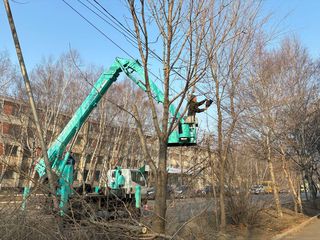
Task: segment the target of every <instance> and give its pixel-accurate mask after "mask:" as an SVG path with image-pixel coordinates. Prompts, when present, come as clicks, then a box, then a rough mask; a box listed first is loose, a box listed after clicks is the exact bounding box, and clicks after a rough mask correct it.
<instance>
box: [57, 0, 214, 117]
mask: <svg viewBox="0 0 320 240" xmlns="http://www.w3.org/2000/svg"><path fill="white" fill-rule="evenodd" d="M62 1H63V2H64V3H65V4H66V5H67V6H68V7H69V8H71V9H72V10H73V11H74V12H76V13H77V14H78V15H79V16H80V17H81V18H82V19H84V20H85V21H86V22H87V23H88V24H90V26H92V27H93V28H94V29H96V30H97V31H98V32H99V33H100V34H102V35H103V36H104V37H105V38H106V39H107V40H109V41H110V42H111V43H112V44H114V45H115V46H116V47H118V48H119V49H120V50H121V51H123V52H124V53H125V54H127V55H128V56H129V57H130V58H131V59H133V60H135V58H134V57H133V56H132V55H131V54H129V53H128V52H127V51H126V50H124V49H123V48H122V47H121V46H120V45H119V44H117V43H116V42H114V41H113V40H112V39H111V38H110V37H108V36H107V34H106V33H105V32H103V31H102V30H101V29H99V28H98V27H97V26H96V25H95V24H93V23H92V22H91V21H90V20H89V19H87V18H86V17H85V16H84V15H83V14H81V13H80V12H79V11H78V10H76V9H75V8H74V7H72V6H71V5H70V4H69V3H68V2H66V1H65V0H62ZM77 1H78V2H80V3H81V4H82V5H84V6H85V7H86V8H87V9H88V10H90V11H91V12H93V13H94V14H95V15H96V16H98V17H99V18H101V19H102V20H103V21H105V22H106V23H108V24H109V25H111V26H112V27H113V28H114V29H116V30H117V31H118V32H120V33H121V34H123V35H125V34H124V33H123V32H122V31H121V30H119V29H117V28H116V27H114V26H113V25H112V24H111V23H110V22H108V21H107V20H106V19H104V18H103V17H102V16H101V15H99V14H98V13H96V12H95V11H94V10H93V9H92V8H90V7H89V6H87V5H86V4H85V3H83V2H82V1H81V0H77ZM86 1H87V2H88V0H86ZM94 2H96V3H97V4H98V5H99V6H101V4H99V3H98V2H97V1H95V0H94ZM90 4H91V5H92V3H90ZM101 7H102V6H101ZM102 9H103V10H104V11H105V12H106V13H107V14H108V15H110V16H112V18H113V19H115V21H117V22H118V23H119V25H121V26H122V27H123V28H125V30H126V31H127V32H129V33H130V34H131V36H134V38H135V39H136V36H135V35H134V34H133V33H132V32H131V30H130V29H128V28H126V27H125V26H124V25H123V24H122V23H121V22H120V21H119V20H117V18H115V17H114V16H113V15H112V14H111V13H110V12H109V11H108V10H106V9H105V8H103V7H102ZM126 39H127V38H126ZM141 43H142V44H143V46H144V47H145V48H146V44H145V43H144V42H141ZM135 44H137V42H135ZM135 47H136V46H135ZM136 48H137V47H136ZM149 51H150V52H151V54H152V55H153V56H154V57H155V59H157V60H158V61H160V62H162V59H161V57H160V56H159V55H158V54H157V53H155V52H154V51H153V50H152V49H149ZM172 71H173V72H175V73H176V74H177V75H178V76H179V77H181V78H182V79H184V80H186V78H185V77H184V76H183V75H181V74H180V73H179V72H177V71H176V70H175V69H172ZM149 73H150V74H151V75H152V76H154V77H155V78H156V79H158V80H159V81H160V82H162V83H164V82H163V80H162V79H160V78H159V77H158V76H157V75H155V74H154V73H153V72H152V71H150V70H149ZM169 88H170V89H171V90H172V91H173V92H175V93H176V94H179V93H178V92H177V91H176V90H175V89H173V88H172V87H170V86H169ZM195 88H196V90H197V91H198V92H200V93H201V94H203V95H205V94H204V92H203V91H202V90H200V89H198V88H197V87H195ZM205 114H206V115H207V116H209V117H210V118H212V119H213V120H215V121H217V119H215V118H214V117H213V116H211V115H210V114H209V113H208V112H205Z"/></svg>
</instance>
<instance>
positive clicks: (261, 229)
mask: <svg viewBox="0 0 320 240" xmlns="http://www.w3.org/2000/svg"><path fill="white" fill-rule="evenodd" d="M282 210H283V217H282V218H279V217H277V214H276V211H275V209H273V208H268V209H265V210H263V211H261V212H260V213H259V214H258V216H257V219H256V222H255V224H254V225H244V224H242V225H233V224H228V226H227V229H226V233H225V234H223V235H222V234H220V235H219V233H218V231H217V229H214V228H213V227H212V226H215V222H214V217H213V215H214V214H213V212H212V211H206V212H203V213H202V214H201V215H199V216H197V217H195V218H194V219H192V220H191V221H189V222H188V223H186V224H184V225H183V227H182V225H181V224H180V225H178V224H174V223H171V224H170V225H169V228H168V233H169V234H171V235H172V234H174V232H175V231H177V230H178V229H179V228H181V227H182V228H181V230H179V234H177V235H178V236H180V237H181V238H182V239H190V240H192V239H195V240H198V239H201V240H202V239H203V240H207V239H208V240H209V239H233V240H244V239H252V240H255V239H259V240H260V239H265V240H267V239H271V238H272V237H274V236H275V235H277V234H280V233H283V232H285V231H287V230H289V229H291V228H293V227H294V226H297V225H299V224H300V223H302V222H304V221H306V220H307V219H309V218H310V217H312V216H315V215H317V214H318V213H319V212H320V200H317V202H315V203H311V202H304V203H303V210H304V213H299V214H296V213H295V212H294V211H293V206H292V205H291V204H287V205H285V206H283V208H282Z"/></svg>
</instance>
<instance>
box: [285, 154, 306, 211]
mask: <svg viewBox="0 0 320 240" xmlns="http://www.w3.org/2000/svg"><path fill="white" fill-rule="evenodd" d="M281 153H282V156H281V158H282V169H283V172H284V175H285V176H286V178H287V180H288V183H289V188H290V192H291V196H292V199H293V202H294V211H295V212H296V213H298V212H302V205H301V201H299V197H298V194H297V191H296V189H295V187H294V184H293V180H292V178H291V176H290V174H289V172H288V170H287V165H286V162H285V161H286V160H285V156H284V150H283V149H282V148H281Z"/></svg>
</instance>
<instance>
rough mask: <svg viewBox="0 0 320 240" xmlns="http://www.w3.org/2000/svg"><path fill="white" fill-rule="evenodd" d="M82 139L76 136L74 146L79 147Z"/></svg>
mask: <svg viewBox="0 0 320 240" xmlns="http://www.w3.org/2000/svg"><path fill="white" fill-rule="evenodd" d="M82 139H83V137H81V136H78V137H77V139H76V145H80V144H81V141H82Z"/></svg>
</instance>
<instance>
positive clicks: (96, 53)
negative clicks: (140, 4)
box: [0, 0, 320, 68]
mask: <svg viewBox="0 0 320 240" xmlns="http://www.w3.org/2000/svg"><path fill="white" fill-rule="evenodd" d="M17 1H21V2H26V4H17V3H14V2H12V1H11V2H10V3H11V8H12V12H13V16H14V18H15V23H16V27H17V31H18V35H19V37H20V42H21V45H22V50H23V53H24V56H25V61H26V63H27V67H29V68H31V67H33V66H34V65H35V64H36V63H38V62H40V61H41V58H42V57H44V56H49V55H53V56H58V55H60V54H61V53H63V52H66V51H68V49H69V45H71V47H72V48H75V49H77V50H78V51H79V52H80V54H81V56H82V58H83V59H85V61H86V62H87V63H94V64H98V65H102V66H105V67H107V66H108V65H110V63H111V62H112V61H113V59H114V58H115V57H116V56H122V57H128V56H126V55H125V54H124V53H123V52H122V51H121V50H120V49H118V48H117V47H115V46H114V45H113V44H112V43H110V42H109V41H108V40H106V39H105V38H104V37H103V36H102V35H101V34H99V33H98V32H97V31H96V30H95V29H93V28H92V27H91V26H90V25H88V24H87V23H86V22H85V21H83V19H81V18H80V17H79V16H78V15H77V14H76V13H75V12H73V11H72V10H71V9H70V8H68V7H67V6H66V5H65V4H64V3H63V2H62V1H61V0H17ZM67 1H68V2H70V3H71V4H72V5H73V6H75V7H77V9H79V10H80V11H81V12H82V13H84V14H85V15H86V16H87V17H88V18H89V19H91V20H93V22H94V23H95V24H97V26H99V27H102V29H103V31H104V32H105V33H106V34H107V35H108V36H109V37H111V38H112V39H113V40H114V41H116V42H117V43H119V45H121V47H123V48H124V49H126V50H127V51H128V52H129V53H130V54H132V55H133V56H138V52H137V51H136V50H135V49H134V48H132V46H131V45H129V44H128V43H127V42H126V41H125V40H124V38H123V36H121V35H120V34H119V33H117V32H116V31H115V30H114V29H112V28H111V27H110V26H109V25H107V24H105V23H103V22H102V21H101V20H98V19H97V17H94V16H93V15H92V14H89V12H88V10H86V9H84V8H83V7H81V5H80V4H79V3H78V1H76V0H67ZM83 1H84V2H86V0H83ZM99 2H103V5H104V7H106V8H107V10H109V11H110V12H111V13H112V14H113V15H115V16H116V17H118V18H119V19H122V20H123V19H124V15H125V14H126V13H127V12H128V11H127V10H126V9H125V5H124V3H123V1H119V0H108V1H99ZM263 9H264V13H267V12H272V13H273V14H272V16H271V18H272V19H271V22H270V25H278V29H279V30H280V32H281V33H282V34H281V35H279V36H278V39H279V41H280V39H281V37H283V36H284V35H285V34H295V35H296V36H298V37H299V38H300V40H301V41H302V42H303V44H304V45H305V46H306V47H307V48H308V49H309V51H310V54H311V55H312V56H313V57H314V58H318V57H319V55H320V44H319V39H320V31H319V30H320V29H319V25H320V14H319V11H320V1H318V0H264V7H263ZM0 24H1V25H0V26H1V27H0V50H4V49H5V50H8V51H9V53H10V55H11V57H12V59H14V60H16V55H15V51H14V48H13V41H12V38H11V33H10V31H9V25H8V20H7V17H6V13H5V9H4V6H3V3H2V1H1V3H0Z"/></svg>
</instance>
